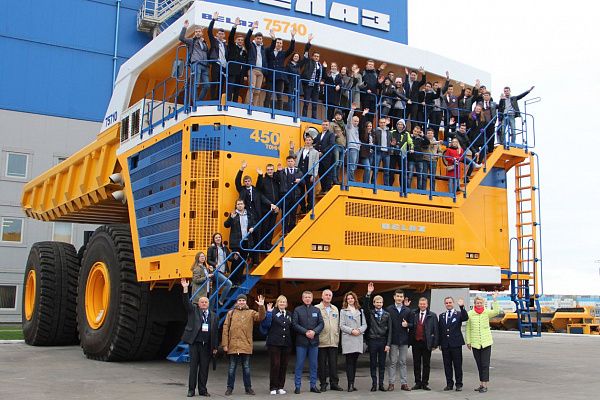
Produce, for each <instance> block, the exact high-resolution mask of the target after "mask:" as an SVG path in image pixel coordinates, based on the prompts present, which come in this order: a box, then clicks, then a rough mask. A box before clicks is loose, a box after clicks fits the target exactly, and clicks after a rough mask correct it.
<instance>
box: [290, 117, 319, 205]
mask: <svg viewBox="0 0 600 400" xmlns="http://www.w3.org/2000/svg"><path fill="white" fill-rule="evenodd" d="M313 131H314V132H313ZM313 134H314V136H313ZM317 134H318V132H317V130H316V129H315V128H308V129H307V130H306V132H305V133H304V147H303V148H301V149H300V150H298V151H297V152H295V145H294V142H291V143H290V153H289V154H290V156H295V157H296V165H297V166H298V169H299V170H300V172H301V173H302V175H306V176H305V177H304V180H303V181H302V182H301V184H300V185H299V188H300V192H301V194H300V196H301V197H304V194H305V193H306V197H307V200H303V201H301V202H300V208H301V211H302V213H303V214H304V213H306V212H307V210H308V209H312V207H313V196H312V193H313V191H314V184H315V183H316V182H317V179H318V178H317V177H318V176H319V152H318V151H317V150H316V149H315V148H314V147H313V138H314V137H315V136H317ZM307 203H308V208H307V207H306V204H307Z"/></svg>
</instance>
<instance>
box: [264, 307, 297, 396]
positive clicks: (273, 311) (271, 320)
mask: <svg viewBox="0 0 600 400" xmlns="http://www.w3.org/2000/svg"><path fill="white" fill-rule="evenodd" d="M275 305H276V307H275V308H273V303H269V304H267V315H266V318H265V319H264V320H263V322H262V323H261V324H260V327H259V328H260V333H261V334H263V335H265V336H266V337H267V349H268V351H269V361H270V373H269V391H270V393H271V394H286V393H287V392H286V391H285V389H284V388H283V387H284V386H285V374H286V372H287V366H288V357H289V354H290V348H291V347H292V315H291V313H290V312H289V311H287V305H288V301H287V298H286V297H285V296H283V295H281V296H279V297H277V300H276V301H275Z"/></svg>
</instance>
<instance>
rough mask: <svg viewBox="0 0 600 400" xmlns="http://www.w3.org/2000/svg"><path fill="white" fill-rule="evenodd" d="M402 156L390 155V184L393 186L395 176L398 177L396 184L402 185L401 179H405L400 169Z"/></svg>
mask: <svg viewBox="0 0 600 400" xmlns="http://www.w3.org/2000/svg"><path fill="white" fill-rule="evenodd" d="M402 167H403V166H402V156H401V155H400V154H392V155H390V184H391V185H392V186H394V180H395V177H396V176H397V177H398V186H400V187H402V181H404V180H406V178H405V177H404V173H403V171H402Z"/></svg>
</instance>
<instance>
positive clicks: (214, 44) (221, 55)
mask: <svg viewBox="0 0 600 400" xmlns="http://www.w3.org/2000/svg"><path fill="white" fill-rule="evenodd" d="M218 18H219V13H218V12H215V13H214V14H213V17H212V20H211V21H210V24H208V40H209V41H210V50H209V51H208V58H209V59H211V60H216V61H218V62H213V63H211V64H212V65H211V66H210V81H211V85H210V97H211V99H213V100H216V99H217V97H219V85H220V84H221V82H223V83H224V82H225V69H226V66H227V61H228V60H229V47H228V46H227V41H226V40H225V29H223V28H219V29H218V30H217V36H216V37H215V35H214V33H213V28H214V26H215V21H216V20H217V19H218ZM223 90H224V88H223Z"/></svg>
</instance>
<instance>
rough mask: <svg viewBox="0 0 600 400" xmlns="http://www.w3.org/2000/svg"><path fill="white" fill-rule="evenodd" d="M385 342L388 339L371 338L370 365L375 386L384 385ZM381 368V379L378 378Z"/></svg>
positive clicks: (369, 343)
mask: <svg viewBox="0 0 600 400" xmlns="http://www.w3.org/2000/svg"><path fill="white" fill-rule="evenodd" d="M385 344H386V339H369V342H368V345H369V361H370V362H369V366H370V367H371V380H372V381H373V386H375V385H377V384H379V385H383V380H384V377H385V356H386V354H385ZM377 369H379V380H378V379H377Z"/></svg>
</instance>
